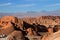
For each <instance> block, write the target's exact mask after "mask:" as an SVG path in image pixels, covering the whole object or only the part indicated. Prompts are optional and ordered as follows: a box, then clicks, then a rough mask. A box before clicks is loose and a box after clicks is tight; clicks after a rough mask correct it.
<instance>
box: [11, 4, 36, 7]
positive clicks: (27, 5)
mask: <svg viewBox="0 0 60 40" xmlns="http://www.w3.org/2000/svg"><path fill="white" fill-rule="evenodd" d="M35 5H36V4H23V5H16V6H11V7H31V6H35Z"/></svg>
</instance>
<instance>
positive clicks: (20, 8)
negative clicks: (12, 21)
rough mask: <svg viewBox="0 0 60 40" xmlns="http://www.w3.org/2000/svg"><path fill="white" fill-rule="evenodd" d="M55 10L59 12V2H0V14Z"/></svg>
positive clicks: (53, 0) (8, 0) (49, 0)
mask: <svg viewBox="0 0 60 40" xmlns="http://www.w3.org/2000/svg"><path fill="white" fill-rule="evenodd" d="M56 10H60V0H0V12H27V11H37V12H39V11H56Z"/></svg>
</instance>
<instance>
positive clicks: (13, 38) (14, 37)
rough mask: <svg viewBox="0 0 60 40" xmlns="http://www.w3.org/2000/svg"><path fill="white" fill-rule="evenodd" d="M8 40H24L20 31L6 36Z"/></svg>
mask: <svg viewBox="0 0 60 40" xmlns="http://www.w3.org/2000/svg"><path fill="white" fill-rule="evenodd" d="M8 40H25V38H24V36H23V34H22V32H21V31H14V32H12V33H11V34H10V35H8Z"/></svg>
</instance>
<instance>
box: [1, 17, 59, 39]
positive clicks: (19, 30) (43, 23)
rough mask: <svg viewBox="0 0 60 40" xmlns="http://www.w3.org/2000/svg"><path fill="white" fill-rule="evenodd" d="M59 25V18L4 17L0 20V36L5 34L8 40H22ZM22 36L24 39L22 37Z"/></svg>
mask: <svg viewBox="0 0 60 40" xmlns="http://www.w3.org/2000/svg"><path fill="white" fill-rule="evenodd" d="M52 25H53V27H54V26H55V25H60V16H41V17H37V18H24V19H19V18H17V17H14V16H4V17H2V18H1V19H0V35H3V34H5V35H6V36H8V39H10V40H15V39H16V40H19V39H22V40H24V37H25V35H35V36H36V35H39V36H40V34H39V32H46V31H47V27H49V26H51V27H52ZM23 35H24V37H23Z"/></svg>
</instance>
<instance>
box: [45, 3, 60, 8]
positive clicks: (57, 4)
mask: <svg viewBox="0 0 60 40" xmlns="http://www.w3.org/2000/svg"><path fill="white" fill-rule="evenodd" d="M53 6H60V3H56V4H50V5H46V6H45V7H53Z"/></svg>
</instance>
